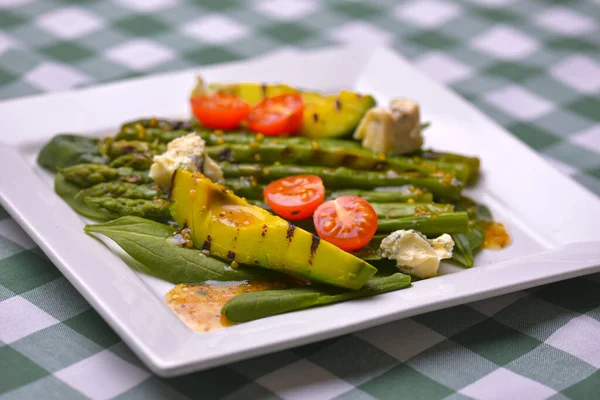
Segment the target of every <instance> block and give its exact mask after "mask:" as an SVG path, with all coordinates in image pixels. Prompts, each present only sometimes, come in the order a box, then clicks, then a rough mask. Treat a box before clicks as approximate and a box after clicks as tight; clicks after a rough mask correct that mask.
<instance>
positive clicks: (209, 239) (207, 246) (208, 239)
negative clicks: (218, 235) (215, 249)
mask: <svg viewBox="0 0 600 400" xmlns="http://www.w3.org/2000/svg"><path fill="white" fill-rule="evenodd" d="M211 242H212V237H211V236H210V235H207V236H206V240H205V241H204V243H203V244H202V250H206V251H208V252H209V253H210V244H211Z"/></svg>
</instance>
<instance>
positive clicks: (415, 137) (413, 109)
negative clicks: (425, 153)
mask: <svg viewBox="0 0 600 400" xmlns="http://www.w3.org/2000/svg"><path fill="white" fill-rule="evenodd" d="M354 138H355V139H359V140H362V146H363V147H364V148H366V149H369V150H371V151H373V152H375V153H384V154H406V153H411V152H413V151H415V150H418V149H420V148H421V146H422V145H423V136H421V115H420V111H419V105H418V104H417V103H416V102H414V101H413V100H410V99H394V100H392V101H391V102H390V105H389V107H387V108H386V107H375V108H372V109H370V110H369V111H367V113H366V114H365V116H364V117H363V119H362V120H361V122H360V124H359V125H358V128H356V131H355V132H354Z"/></svg>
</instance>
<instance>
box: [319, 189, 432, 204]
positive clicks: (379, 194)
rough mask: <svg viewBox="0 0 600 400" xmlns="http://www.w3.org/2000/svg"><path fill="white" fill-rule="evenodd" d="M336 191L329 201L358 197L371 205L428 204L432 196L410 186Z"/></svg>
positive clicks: (331, 194)
mask: <svg viewBox="0 0 600 400" xmlns="http://www.w3.org/2000/svg"><path fill="white" fill-rule="evenodd" d="M380 189H382V188H377V189H375V190H356V189H348V190H338V191H335V192H332V193H330V194H329V198H330V199H336V198H338V197H340V196H359V197H362V198H363V199H365V200H367V201H368V202H372V203H403V202H405V201H408V200H414V201H415V202H421V203H430V202H432V201H433V195H432V194H431V193H429V192H427V191H424V190H422V189H417V188H416V187H414V186H412V185H405V186H398V187H396V188H383V189H385V190H380Z"/></svg>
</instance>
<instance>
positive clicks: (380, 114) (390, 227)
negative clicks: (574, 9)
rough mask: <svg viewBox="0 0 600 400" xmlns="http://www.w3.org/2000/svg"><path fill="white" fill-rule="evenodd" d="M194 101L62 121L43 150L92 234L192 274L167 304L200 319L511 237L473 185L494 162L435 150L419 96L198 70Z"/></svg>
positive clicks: (462, 256) (156, 265)
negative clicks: (169, 108) (108, 119)
mask: <svg viewBox="0 0 600 400" xmlns="http://www.w3.org/2000/svg"><path fill="white" fill-rule="evenodd" d="M189 104H190V110H191V113H192V115H193V117H192V118H191V119H190V120H171V119H163V118H158V117H150V118H146V119H139V120H135V121H130V122H126V123H124V124H123V125H122V126H121V127H120V128H119V129H118V130H117V131H116V133H115V134H113V135H110V136H106V137H103V138H90V137H87V136H82V135H77V134H59V135H56V136H55V137H53V138H52V140H51V141H50V142H48V143H47V144H46V145H45V146H44V148H43V149H42V150H41V151H40V153H39V155H38V159H37V161H38V163H39V164H40V165H41V166H42V167H44V168H46V169H48V170H50V171H52V172H54V173H55V174H56V175H55V179H54V189H55V191H56V193H57V194H58V195H59V196H60V197H61V198H62V199H64V201H65V202H67V203H68V204H69V205H70V206H71V207H72V208H73V210H75V211H76V212H78V213H79V214H81V215H82V216H84V217H87V218H88V219H90V220H94V221H96V223H92V224H89V225H87V226H86V227H85V231H86V232H87V233H90V234H100V235H105V236H106V237H108V238H110V239H111V240H113V241H114V242H115V243H116V244H117V245H118V246H120V247H121V248H122V249H123V250H124V251H125V252H126V253H128V254H129V255H130V256H131V257H132V258H133V259H134V260H135V261H136V262H135V263H132V264H131V265H132V267H133V268H136V269H138V270H139V271H141V272H143V273H146V274H149V275H152V276H155V277H158V278H160V279H163V280H166V281H168V282H171V283H173V284H175V285H176V286H175V287H174V288H173V289H172V290H171V291H170V292H169V293H168V294H167V295H166V298H165V300H166V303H167V305H168V306H169V307H170V308H171V309H173V311H174V312H175V313H176V314H177V315H178V316H179V317H180V318H181V320H182V321H184V322H185V323H186V324H187V325H188V326H190V327H191V328H192V329H194V330H197V331H200V332H207V331H211V330H214V329H220V328H223V327H225V326H229V325H231V324H234V323H240V322H246V321H251V320H255V319H259V318H263V317H268V316H272V315H276V314H281V313H286V312H290V311H296V310H301V309H306V308H310V307H315V306H321V305H326V304H331V303H336V302H341V301H346V300H351V299H356V298H360V297H366V296H373V295H377V294H381V293H385V292H389V291H394V290H399V289H404V288H407V287H409V286H410V285H411V282H412V281H414V280H419V279H427V278H431V277H434V276H436V275H437V274H438V270H439V266H440V262H441V260H443V259H448V260H450V262H452V263H454V264H456V265H459V266H461V267H464V268H470V267H472V266H473V265H474V256H475V255H476V253H477V252H478V251H480V250H481V249H483V248H502V247H505V246H507V245H508V244H509V243H510V237H509V235H508V233H507V231H506V229H505V228H504V226H503V225H502V224H500V223H497V222H494V221H493V218H492V215H491V213H490V211H489V209H488V208H487V207H485V206H484V205H482V204H477V203H476V202H474V201H473V200H471V199H470V198H468V197H465V196H464V195H463V194H462V191H463V189H464V188H465V187H466V186H469V185H474V184H476V181H477V177H478V175H479V166H480V160H479V159H478V158H477V157H472V156H467V155H461V154H455V153H449V152H440V151H435V150H430V149H424V148H423V144H424V137H423V133H424V131H426V128H427V126H428V124H427V123H423V121H421V117H420V109H419V105H418V103H417V102H415V101H414V100H412V99H406V98H397V99H394V100H392V101H391V102H390V103H389V104H386V105H377V104H376V101H375V99H374V98H373V97H372V96H371V95H368V94H364V93H356V92H352V91H348V90H342V91H340V92H339V93H334V94H324V93H318V92H312V91H306V90H302V89H298V88H295V87H293V86H290V85H287V84H262V83H255V82H234V83H219V82H216V83H212V84H210V85H206V83H205V82H204V81H203V80H202V79H201V78H198V82H197V84H196V86H195V87H194V88H193V90H192V91H191V96H190V99H189Z"/></svg>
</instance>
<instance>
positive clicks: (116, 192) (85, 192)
mask: <svg viewBox="0 0 600 400" xmlns="http://www.w3.org/2000/svg"><path fill="white" fill-rule="evenodd" d="M79 196H81V197H84V198H85V197H120V198H126V199H144V200H153V199H156V198H159V197H164V196H165V193H164V192H163V191H162V190H161V189H160V188H159V187H158V186H157V185H138V184H135V183H129V182H102V183H98V184H97V185H94V186H92V187H90V188H87V189H82V190H81V191H80V192H79Z"/></svg>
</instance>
